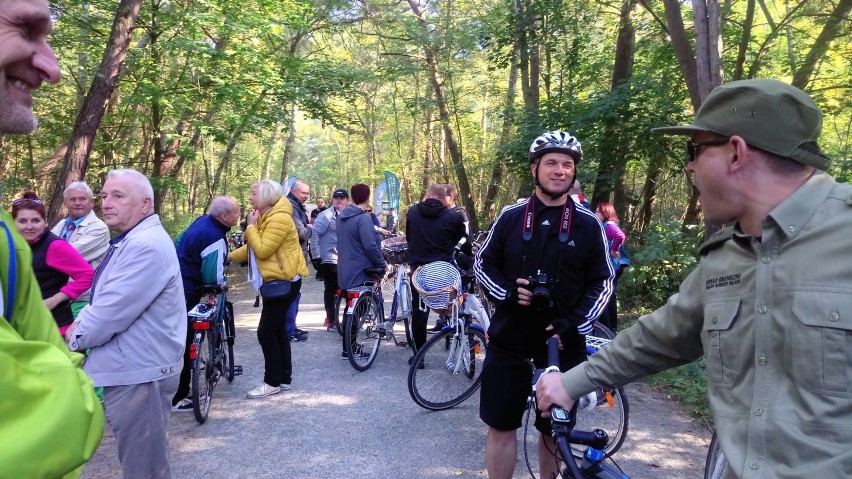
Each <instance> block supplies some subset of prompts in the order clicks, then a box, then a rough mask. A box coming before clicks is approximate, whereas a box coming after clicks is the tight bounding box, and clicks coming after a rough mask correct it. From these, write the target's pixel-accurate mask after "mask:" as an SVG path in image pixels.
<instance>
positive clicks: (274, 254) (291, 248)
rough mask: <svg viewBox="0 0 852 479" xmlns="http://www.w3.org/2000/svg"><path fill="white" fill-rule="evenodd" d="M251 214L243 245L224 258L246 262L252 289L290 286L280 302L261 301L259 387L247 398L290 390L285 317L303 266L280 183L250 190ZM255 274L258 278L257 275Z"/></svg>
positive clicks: (258, 185) (264, 183)
mask: <svg viewBox="0 0 852 479" xmlns="http://www.w3.org/2000/svg"><path fill="white" fill-rule="evenodd" d="M249 203H251V206H252V210H251V212H249V214H248V216H247V217H246V223H247V224H248V227H247V228H246V231H245V239H246V245H245V246H242V247H240V248H239V249H236V250H234V251H233V252H231V254H229V255H228V260H230V261H237V262H242V261H248V262H249V268H251V271H252V276H253V280H252V283H253V284H254V285H255V287H259V286H260V284H261V283H263V282H267V281H272V280H284V281H289V282H290V291H289V293H287V294H286V295H284V296H282V297H279V298H266V297H265V298H263V309H262V310H261V312H260V323H259V324H258V326H257V339H258V342H260V348H261V349H262V350H263V360H264V366H265V371H264V373H263V383H262V384H261V385H260V386H258V387H256V388H254V389H252V390H250V391H249V392H248V394H247V396H248V397H249V398H252V399H255V398H261V397H266V396H270V395H272V394H277V393H279V392H281V391H286V390H288V389H290V383H291V381H292V375H293V363H292V360H291V356H290V338H289V337H288V336H287V329H286V326H285V324H284V319H285V317H286V315H287V309H288V308H289V307H290V304H291V303H292V302H293V301H294V300H295V299H296V296H297V295H298V294H299V291H300V290H301V288H302V277H303V276H306V275H307V274H308V266H307V264H306V263H305V257H304V255H303V254H302V248H301V247H300V246H299V236H298V234H297V232H296V225H295V224H294V223H293V207H292V205H291V204H290V201H288V200H287V198H286V197H284V196H281V185H279V184H278V183H276V182H274V181H272V180H263V181H259V182H257V183H255V184H254V185H252V187H251V195H250V196H249ZM258 273H259V276H260V277H259V278H258V277H256V276H257V275H258Z"/></svg>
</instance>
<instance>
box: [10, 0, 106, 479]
mask: <svg viewBox="0 0 852 479" xmlns="http://www.w3.org/2000/svg"><path fill="white" fill-rule="evenodd" d="M0 12H3V14H2V15H0V135H7V134H27V133H30V132H31V131H33V130H34V129H35V127H36V124H37V123H36V119H35V115H34V114H33V111H32V105H33V99H32V96H31V94H30V92H31V91H32V90H34V89H36V88H38V87H39V86H40V85H41V84H42V82H45V81H46V82H49V83H56V82H58V81H59V64H58V63H57V61H56V56H55V55H54V54H53V50H52V49H51V48H50V46H49V45H48V44H47V40H46V38H47V34H48V33H50V30H51V27H52V20H51V16H50V9H49V8H48V5H47V2H46V1H45V0H0ZM0 316H2V318H0V365H2V367H0V444H2V447H0V477H3V478H6V477H62V478H75V477H79V476H80V474H81V472H82V468H83V464H85V462H86V461H87V460H88V459H89V458H90V457H91V456H92V454H93V453H94V452H95V449H97V447H98V444H100V441H101V437H102V435H103V427H104V411H103V408H102V407H101V404H100V402H99V401H98V399H97V396H95V391H94V389H93V388H92V381H91V380H90V379H89V378H88V377H87V376H86V374H85V373H84V372H83V370H82V368H81V363H82V361H83V355H82V354H79V353H73V352H71V351H69V350H68V348H67V347H66V345H65V342H64V341H63V340H62V338H61V337H60V336H59V331H58V330H57V328H56V322H55V321H54V320H53V316H52V315H51V314H50V311H49V310H48V309H47V307H46V306H45V305H44V301H42V297H41V290H40V289H39V286H38V283H37V282H36V278H35V275H34V274H33V270H32V253H31V251H30V247H29V245H27V242H26V241H24V239H23V238H22V237H21V235H20V234H19V233H18V231H17V230H16V228H15V226H14V223H13V222H12V218H11V217H10V216H9V214H8V213H7V212H6V211H2V210H0Z"/></svg>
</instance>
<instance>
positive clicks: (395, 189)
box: [385, 170, 399, 211]
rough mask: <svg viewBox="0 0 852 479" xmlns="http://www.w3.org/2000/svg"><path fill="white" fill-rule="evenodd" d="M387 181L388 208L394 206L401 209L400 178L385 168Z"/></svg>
mask: <svg viewBox="0 0 852 479" xmlns="http://www.w3.org/2000/svg"><path fill="white" fill-rule="evenodd" d="M385 183H386V184H387V189H388V209H390V208H394V209H395V210H397V211H399V178H397V176H396V175H395V174H393V173H391V172H390V171H387V170H385Z"/></svg>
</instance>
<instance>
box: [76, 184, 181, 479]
mask: <svg viewBox="0 0 852 479" xmlns="http://www.w3.org/2000/svg"><path fill="white" fill-rule="evenodd" d="M101 199H102V200H103V213H104V222H105V223H106V224H107V225H108V226H109V227H110V228H111V229H112V230H113V231H115V232H116V233H118V236H116V237H115V238H113V240H112V241H110V247H109V250H108V251H107V254H106V256H105V257H104V259H103V262H102V263H101V265H100V267H99V268H98V271H97V273H96V274H95V279H94V281H93V282H92V292H91V304H89V305H88V306H86V307H85V308H83V310H82V311H81V312H80V315H79V316H78V317H77V320H76V322H75V323H74V324H73V325H72V327H71V328H69V329H68V331H67V333H66V339H67V340H68V346H69V347H70V348H71V349H72V350H74V351H84V350H86V349H88V348H91V355H90V356H89V358H88V360H87V361H86V365H85V371H86V372H87V373H88V374H89V376H90V377H91V378H92V381H93V382H94V383H95V385H96V386H103V387H104V406H105V411H106V417H107V420H108V421H109V423H110V424H111V425H112V427H113V431H114V434H115V438H116V442H117V444H118V456H119V460H120V461H121V466H122V469H123V470H124V477H125V478H135V477H140V478H141V477H145V478H169V477H171V467H170V465H169V442H168V435H167V432H168V420H169V414H170V413H171V409H172V407H171V406H172V403H171V400H172V396H174V394H175V391H176V390H177V386H178V375H179V374H180V371H181V367H182V364H183V362H182V357H183V349H184V338H185V336H186V328H187V321H186V309H185V305H184V295H183V284H182V281H181V275H180V266H179V264H178V259H177V254H176V253H175V248H174V246H173V244H172V241H171V238H169V235H168V233H166V230H165V229H163V225H162V224H161V223H160V218H159V216H158V215H156V214H154V213H153V208H154V204H153V202H154V192H153V189H152V188H151V183H150V182H149V181H148V178H146V177H145V176H144V175H142V174H141V173H139V172H138V171H134V170H113V171H110V172H109V175H108V176H107V180H106V183H104V186H103V189H102V190H101Z"/></svg>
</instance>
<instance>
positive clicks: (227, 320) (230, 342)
mask: <svg viewBox="0 0 852 479" xmlns="http://www.w3.org/2000/svg"><path fill="white" fill-rule="evenodd" d="M222 320H223V325H222V326H223V329H224V331H223V332H224V337H223V338H222V341H223V342H224V343H223V344H222V350H223V355H222V373H223V374H224V375H225V379H227V380H228V382H232V381H233V380H234V338H235V337H236V326H235V325H234V309H233V306H232V305H231V303H228V302H226V303H225V315H224V316H223V317H222Z"/></svg>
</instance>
